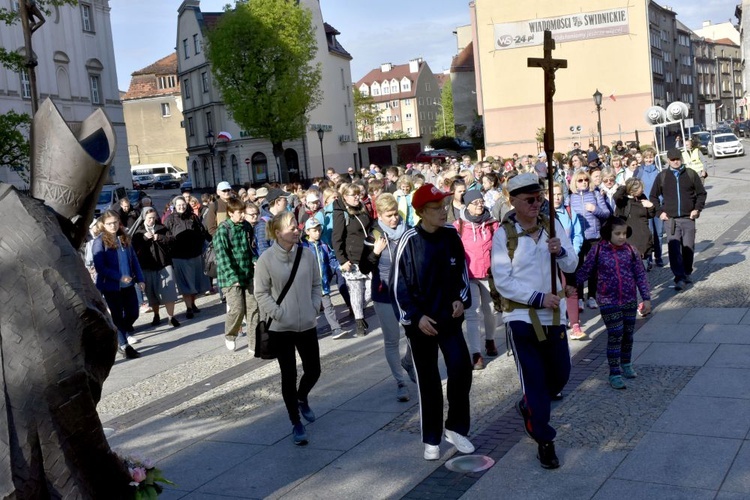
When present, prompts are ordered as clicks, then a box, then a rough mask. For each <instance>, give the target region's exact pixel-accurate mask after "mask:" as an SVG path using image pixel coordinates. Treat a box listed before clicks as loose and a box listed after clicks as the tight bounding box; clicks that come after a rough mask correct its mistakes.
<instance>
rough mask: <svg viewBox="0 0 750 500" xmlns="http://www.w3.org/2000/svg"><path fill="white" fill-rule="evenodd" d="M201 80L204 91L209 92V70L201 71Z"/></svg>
mask: <svg viewBox="0 0 750 500" xmlns="http://www.w3.org/2000/svg"><path fill="white" fill-rule="evenodd" d="M201 82H203V92H208V72H207V71H204V72H203V73H201Z"/></svg>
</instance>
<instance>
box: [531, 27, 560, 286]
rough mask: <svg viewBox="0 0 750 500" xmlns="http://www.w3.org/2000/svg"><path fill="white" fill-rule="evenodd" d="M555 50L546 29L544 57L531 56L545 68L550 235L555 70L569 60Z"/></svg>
mask: <svg viewBox="0 0 750 500" xmlns="http://www.w3.org/2000/svg"><path fill="white" fill-rule="evenodd" d="M553 50H555V40H553V39H552V32H551V31H549V30H545V31H544V57H543V58H541V59H540V58H538V57H529V58H528V67H529V68H542V69H543V70H544V152H545V154H546V155H547V187H548V189H549V197H548V200H549V207H550V208H549V210H550V228H549V237H550V238H554V237H555V214H554V212H553V211H554V205H553V200H554V191H555V190H554V184H555V180H554V178H553V176H552V162H553V161H554V151H555V121H554V118H553V113H552V110H553V108H552V104H553V101H552V97H553V96H554V95H555V71H557V70H558V69H560V68H567V67H568V61H567V60H565V59H552V51H553ZM555 258H556V257H555V256H554V255H553V256H551V259H550V261H551V262H550V266H551V268H552V293H556V292H557V262H556V261H555Z"/></svg>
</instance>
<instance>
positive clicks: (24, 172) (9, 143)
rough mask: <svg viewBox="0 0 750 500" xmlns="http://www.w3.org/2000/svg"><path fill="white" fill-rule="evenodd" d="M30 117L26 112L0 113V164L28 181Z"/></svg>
mask: <svg viewBox="0 0 750 500" xmlns="http://www.w3.org/2000/svg"><path fill="white" fill-rule="evenodd" d="M30 125H31V118H30V117H29V115H27V114H26V113H16V112H15V111H8V112H7V113H5V114H2V115H0V166H3V167H8V168H11V169H13V170H15V171H16V173H18V175H19V176H20V177H21V179H22V180H23V181H24V182H28V180H29V179H28V168H29V167H28V165H29V149H30V147H29V141H28V139H27V137H28V135H29V126H30Z"/></svg>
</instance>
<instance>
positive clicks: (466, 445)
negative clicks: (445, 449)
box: [445, 430, 474, 453]
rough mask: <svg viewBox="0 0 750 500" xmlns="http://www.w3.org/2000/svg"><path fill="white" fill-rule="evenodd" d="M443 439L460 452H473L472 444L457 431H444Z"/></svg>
mask: <svg viewBox="0 0 750 500" xmlns="http://www.w3.org/2000/svg"><path fill="white" fill-rule="evenodd" d="M445 440H446V441H448V442H449V443H450V444H452V445H453V446H455V447H456V449H457V450H458V451H460V452H461V453H474V445H473V444H471V441H469V440H468V439H466V436H462V435H461V434H459V433H458V432H454V431H449V430H446V431H445Z"/></svg>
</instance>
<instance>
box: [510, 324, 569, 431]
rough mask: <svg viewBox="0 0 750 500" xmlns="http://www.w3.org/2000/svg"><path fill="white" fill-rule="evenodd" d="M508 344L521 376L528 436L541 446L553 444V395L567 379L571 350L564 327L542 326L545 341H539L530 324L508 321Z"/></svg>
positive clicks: (561, 388) (560, 389)
mask: <svg viewBox="0 0 750 500" xmlns="http://www.w3.org/2000/svg"><path fill="white" fill-rule="evenodd" d="M506 328H509V329H510V342H511V347H512V349H513V354H514V355H515V359H516V367H517V368H518V374H519V376H520V377H521V390H522V391H523V396H524V401H525V403H526V408H528V410H529V414H530V415H531V429H530V433H531V435H532V436H533V438H534V439H535V440H537V441H538V442H540V443H543V442H547V441H554V439H555V436H556V435H557V432H556V431H555V429H554V428H553V427H552V426H551V425H549V419H550V412H551V410H550V406H551V404H552V396H554V395H555V394H557V393H559V392H560V391H562V390H563V387H565V384H567V383H568V379H569V378H570V351H569V350H568V336H567V335H566V334H565V326H563V325H560V326H544V327H543V328H544V330H545V333H546V334H547V340H545V341H543V342H539V340H538V339H537V338H536V333H534V327H533V326H532V325H531V323H526V322H525V321H509V322H508V323H507V324H506Z"/></svg>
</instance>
